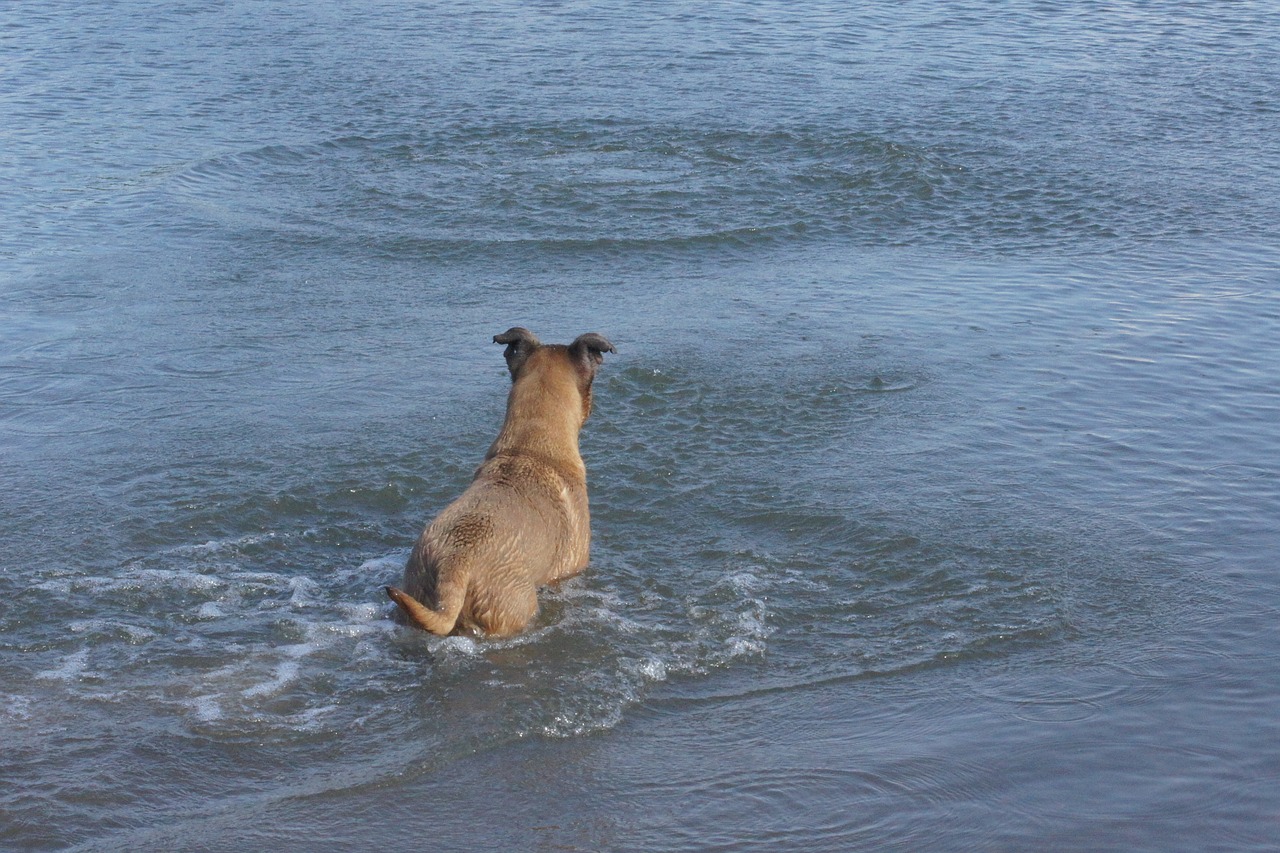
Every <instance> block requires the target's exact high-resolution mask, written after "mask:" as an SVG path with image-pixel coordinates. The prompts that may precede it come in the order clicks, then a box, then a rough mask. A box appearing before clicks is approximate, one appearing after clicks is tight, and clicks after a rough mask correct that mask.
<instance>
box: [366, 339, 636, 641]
mask: <svg viewBox="0 0 1280 853" xmlns="http://www.w3.org/2000/svg"><path fill="white" fill-rule="evenodd" d="M493 341H494V343H498V344H506V345H507V349H506V352H505V353H503V355H504V357H505V358H506V360H507V369H508V370H510V371H511V393H510V395H509V396H508V397H507V417H506V420H505V421H503V424H502V431H501V432H499V433H498V437H497V439H496V440H494V442H493V446H492V447H490V448H489V452H488V453H486V454H485V457H484V462H483V463H482V464H481V465H480V467H479V468H478V469H477V470H476V474H475V478H474V479H473V480H472V481H471V485H470V486H469V487H468V488H467V490H466V491H465V492H463V493H462V495H461V496H460V497H459V498H458V499H457V500H455V501H454V502H453V503H451V504H449V505H448V506H447V507H445V508H444V510H443V511H442V512H441V513H440V515H438V516H436V518H435V520H434V521H432V522H431V524H430V525H429V526H428V527H427V529H426V530H425V531H423V533H422V536H421V537H419V539H418V544H416V545H415V546H414V547H413V553H412V554H411V555H410V556H409V562H408V564H407V565H406V566H405V568H404V587H405V589H404V590H399V589H396V588H395V587H393V586H389V587H387V595H389V596H390V597H391V600H392V601H394V602H395V603H396V604H398V605H399V609H398V610H397V616H398V617H399V620H400V621H401V622H407V623H408V624H410V625H416V626H417V627H419V628H421V629H423V630H424V631H430V632H431V633H432V634H441V635H445V634H453V633H479V634H489V635H494V636H509V635H511V634H518V633H520V631H522V630H524V628H525V626H527V625H528V624H529V621H530V620H531V619H532V618H533V616H534V614H536V613H537V612H538V587H540V586H543V585H544V584H547V583H550V582H552V581H557V580H560V579H562V578H567V577H570V576H571V575H576V574H577V573H578V572H580V571H582V570H583V569H585V568H586V567H587V556H588V551H589V550H590V546H591V527H590V518H589V515H588V512H587V469H586V467H585V466H584V465H583V464H582V456H581V455H579V453H578V432H579V431H580V430H581V429H582V424H583V423H584V422H585V421H586V419H587V416H588V415H590V414H591V382H592V380H594V379H595V375H596V370H597V369H598V368H599V366H600V363H601V362H603V361H604V354H605V353H606V352H616V350H615V349H614V348H613V344H611V343H609V342H608V341H607V340H605V339H604V338H603V337H602V336H600V335H598V334H595V333H590V334H586V335H581V336H580V337H578V339H577V340H575V341H574V342H573V343H571V344H569V345H568V346H565V345H563V344H548V345H545V346H544V345H543V344H541V343H539V342H538V339H537V338H536V337H534V336H533V333H532V332H530V331H529V330H528V329H522V328H519V327H516V328H513V329H509V330H507V331H506V332H504V333H503V334H501V335H495V336H494V338H493Z"/></svg>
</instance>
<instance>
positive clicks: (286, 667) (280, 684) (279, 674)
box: [240, 660, 298, 699]
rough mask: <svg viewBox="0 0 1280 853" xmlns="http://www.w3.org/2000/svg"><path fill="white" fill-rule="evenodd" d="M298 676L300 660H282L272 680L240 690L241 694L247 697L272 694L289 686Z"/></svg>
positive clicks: (277, 665)
mask: <svg viewBox="0 0 1280 853" xmlns="http://www.w3.org/2000/svg"><path fill="white" fill-rule="evenodd" d="M297 677H298V662H297V661H296V660H286V661H281V662H280V663H278V664H276V674H275V677H274V678H272V679H271V680H270V681H264V682H263V683H261V684H256V685H254V686H253V687H250V688H248V689H245V690H242V691H240V695H241V696H244V697H245V698H246V699H252V698H254V697H257V696H270V695H273V694H276V693H279V692H280V691H281V690H283V689H284V688H285V687H287V686H288V685H289V684H290V683H291V682H292V681H294V679H296V678H297Z"/></svg>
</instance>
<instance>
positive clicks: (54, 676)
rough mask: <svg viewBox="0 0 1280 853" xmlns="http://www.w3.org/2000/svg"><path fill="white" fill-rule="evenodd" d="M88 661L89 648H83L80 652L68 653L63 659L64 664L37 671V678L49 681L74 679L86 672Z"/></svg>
mask: <svg viewBox="0 0 1280 853" xmlns="http://www.w3.org/2000/svg"><path fill="white" fill-rule="evenodd" d="M88 663H89V650H88V649H81V650H80V651H78V652H75V653H73V654H70V655H67V656H66V657H65V658H64V659H63V661H62V666H58V667H54V668H53V669H46V670H42V671H40V672H37V673H36V678H42V679H46V680H49V681H73V680H75V679H76V678H79V677H80V676H81V675H82V674H83V673H84V671H85V667H86V666H88Z"/></svg>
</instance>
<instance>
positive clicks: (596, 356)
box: [569, 332, 617, 373]
mask: <svg viewBox="0 0 1280 853" xmlns="http://www.w3.org/2000/svg"><path fill="white" fill-rule="evenodd" d="M607 352H613V353H616V352H617V350H616V349H614V347H613V344H611V343H609V340H608V338H606V337H605V336H604V335H601V334H599V333H598V332H587V333H586V334H585V335H578V337H577V339H576V340H575V341H574V342H573V343H571V344H569V354H570V355H572V356H573V357H574V359H575V360H576V361H580V362H582V363H583V364H584V365H586V366H587V367H588V368H590V370H591V372H592V373H594V372H595V369H596V367H598V366H599V365H600V364H601V362H603V361H604V354H605V353H607Z"/></svg>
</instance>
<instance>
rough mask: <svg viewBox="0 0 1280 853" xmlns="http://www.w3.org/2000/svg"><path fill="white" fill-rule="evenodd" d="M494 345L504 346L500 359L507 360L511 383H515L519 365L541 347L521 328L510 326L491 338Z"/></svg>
mask: <svg viewBox="0 0 1280 853" xmlns="http://www.w3.org/2000/svg"><path fill="white" fill-rule="evenodd" d="M493 342H494V343H495V344H506V345H507V348H506V350H505V351H504V352H503V353H502V357H503V358H505V359H506V360H507V370H509V371H511V381H512V382H515V381H516V373H517V372H519V370H520V365H522V364H524V360H525V359H526V358H528V357H529V355H530V353H532V352H533V351H534V350H536V349H537V348H538V347H540V346H542V343H541V342H540V341H539V340H538V338H537V336H536V335H534V334H533V332H531V331H529V330H528V329H526V328H524V327H523V326H512V327H511V328H510V329H507V330H506V331H505V332H503V333H502V334H500V335H494V336H493Z"/></svg>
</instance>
